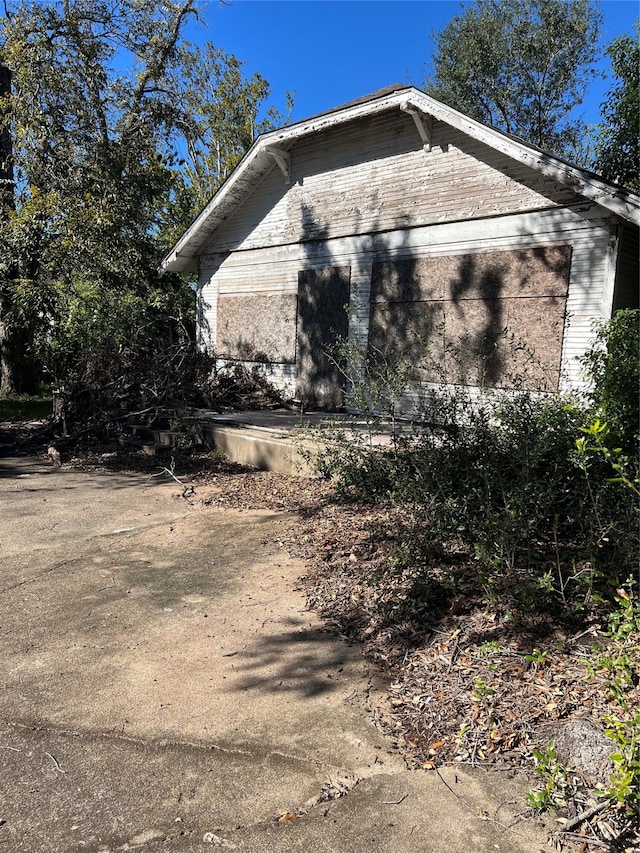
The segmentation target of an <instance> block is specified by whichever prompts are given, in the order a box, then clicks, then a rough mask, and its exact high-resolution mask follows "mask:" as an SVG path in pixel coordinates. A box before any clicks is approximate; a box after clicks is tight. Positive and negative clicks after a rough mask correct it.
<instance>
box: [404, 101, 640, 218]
mask: <svg viewBox="0 0 640 853" xmlns="http://www.w3.org/2000/svg"><path fill="white" fill-rule="evenodd" d="M405 100H407V101H408V103H409V105H411V106H415V107H417V108H418V109H421V110H422V111H424V112H426V113H428V114H430V115H432V116H433V117H434V118H436V119H438V120H439V121H442V122H445V123H446V124H449V125H451V126H452V127H455V128H456V129H457V130H460V131H462V132H463V133H466V134H467V135H468V136H471V137H472V138H474V139H476V140H478V142H483V143H484V144H486V145H488V146H490V147H491V148H494V149H495V150H497V151H501V152H502V153H503V154H505V155H506V156H508V157H510V158H511V159H513V160H516V161H518V162H520V163H523V164H524V165H526V166H529V167H530V168H532V169H534V170H536V171H538V172H541V173H542V174H544V175H546V176H547V177H549V178H553V179H554V180H556V181H559V182H560V183H562V184H564V185H565V186H567V187H569V188H570V189H572V190H574V191H575V192H576V193H578V194H579V195H582V196H584V197H585V198H588V199H590V200H591V201H594V202H596V203H597V204H599V205H600V206H601V207H604V208H605V209H607V210H610V211H611V212H612V213H616V214H618V215H619V216H622V217H623V218H624V219H626V220H627V221H629V222H633V223H634V224H636V225H639V224H640V196H638V195H636V194H635V193H632V192H630V191H628V190H624V189H622V188H618V187H616V186H615V184H610V183H608V182H605V181H603V180H601V179H599V178H598V177H597V176H595V175H593V174H592V173H590V172H587V171H585V170H583V169H579V168H578V167H576V166H570V165H569V164H568V163H564V162H563V161H562V160H560V159H559V158H557V157H554V156H553V155H552V154H547V153H545V152H543V151H540V150H539V149H536V148H532V147H531V146H530V145H527V144H526V143H525V142H519V141H518V140H517V139H515V138H513V137H511V136H507V135H506V134H504V133H500V132H499V131H497V130H493V129H492V128H490V127H487V126H486V125H484V124H480V122H477V121H475V120H474V119H471V118H468V117H467V116H465V115H463V114H462V113H460V112H458V111H457V110H454V109H452V108H450V107H447V106H445V105H444V104H441V103H439V102H438V101H435V100H434V99H433V98H430V97H429V96H428V95H425V94H424V93H423V92H420V91H419V90H417V89H414V90H413V92H412V93H411V95H410V96H409V97H408V98H405Z"/></svg>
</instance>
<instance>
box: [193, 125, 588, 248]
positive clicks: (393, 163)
mask: <svg viewBox="0 0 640 853" xmlns="http://www.w3.org/2000/svg"><path fill="white" fill-rule="evenodd" d="M579 201H580V199H579V198H578V197H577V196H576V195H575V194H574V193H573V192H572V191H571V190H569V189H567V188H566V187H564V186H562V185H560V184H559V183H557V182H555V181H552V180H551V179H549V178H547V177H545V176H544V175H542V174H540V173H539V172H536V171H534V170H533V169H529V168H528V167H526V166H523V165H522V164H519V163H515V162H514V161H513V160H511V159H510V158H508V157H506V156H505V155H503V154H500V153H499V152H496V151H495V150H494V149H491V148H489V147H488V146H486V145H483V144H482V143H480V142H477V141H474V140H471V139H470V138H469V137H467V136H466V135H464V134H462V133H461V132H460V131H457V130H455V129H453V128H451V127H450V126H448V125H445V124H443V123H441V122H436V121H434V123H433V146H432V149H431V151H425V150H424V149H423V148H422V144H421V140H420V137H419V136H418V134H417V131H416V129H415V126H414V123H413V120H412V119H411V118H410V117H408V116H406V115H405V114H404V113H402V112H399V111H398V112H397V113H396V112H392V113H386V114H383V115H379V116H373V117H370V118H368V119H362V120H360V121H358V122H354V123H353V125H352V126H348V127H340V128H333V129H331V130H328V131H325V132H324V133H322V134H316V135H315V136H311V137H310V138H308V139H303V140H301V141H299V142H298V143H297V144H296V145H295V146H294V147H293V149H292V151H291V182H290V185H287V184H286V182H285V179H284V177H283V175H282V173H281V172H280V170H279V169H278V167H277V166H275V165H274V167H273V168H272V170H271V171H270V172H269V173H268V174H267V175H266V177H265V178H264V179H263V180H262V182H261V183H260V184H259V185H258V186H256V188H255V189H254V191H253V192H252V193H251V194H250V195H249V196H248V197H247V198H246V199H245V201H244V203H243V204H242V205H241V206H240V207H239V208H238V209H237V211H236V212H235V214H234V216H233V217H232V218H231V219H230V220H228V221H227V222H226V223H225V224H224V225H223V226H222V227H220V228H219V229H218V230H217V232H216V234H215V243H214V244H212V245H211V246H210V248H209V251H212V250H213V251H225V250H227V251H228V250H233V249H248V248H255V247H261V246H274V245H282V244H286V243H290V242H298V241H300V240H309V239H328V238H334V237H340V236H348V235H352V234H368V233H374V232H383V231H389V230H397V229H401V228H410V227H416V226H420V225H426V224H430V223H439V222H453V221H464V220H467V219H472V218H473V219H476V218H485V217H487V216H497V215H503V214H505V213H507V214H508V213H514V212H516V211H523V210H538V209H544V208H547V207H554V206H557V205H564V204H572V203H573V204H575V203H577V202H579Z"/></svg>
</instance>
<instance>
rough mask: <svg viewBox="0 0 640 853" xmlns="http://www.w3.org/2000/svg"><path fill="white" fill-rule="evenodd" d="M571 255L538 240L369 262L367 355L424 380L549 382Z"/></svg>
mask: <svg viewBox="0 0 640 853" xmlns="http://www.w3.org/2000/svg"><path fill="white" fill-rule="evenodd" d="M570 261H571V249H570V247H569V246H545V247H539V248H534V249H522V250H516V251H492V252H482V253H478V254H473V255H472V254H469V255H458V256H446V257H422V258H415V259H412V258H408V259H407V258H404V259H401V260H391V261H384V262H377V263H374V265H373V274H372V289H371V314H370V321H369V348H370V354H371V355H372V356H374V357H375V356H376V355H377V354H384V355H385V356H386V357H388V358H389V357H390V358H393V357H397V356H398V355H402V356H404V357H408V358H410V359H411V360H412V362H413V363H414V364H416V371H415V377H416V379H420V380H423V381H443V380H445V381H448V382H464V383H465V384H470V385H481V384H485V385H489V386H496V387H505V388H509V387H514V386H516V385H524V387H530V388H544V389H547V390H555V389H557V387H558V381H559V376H560V360H561V354H562V339H563V331H564V319H565V309H566V299H567V290H568V281H569V268H570Z"/></svg>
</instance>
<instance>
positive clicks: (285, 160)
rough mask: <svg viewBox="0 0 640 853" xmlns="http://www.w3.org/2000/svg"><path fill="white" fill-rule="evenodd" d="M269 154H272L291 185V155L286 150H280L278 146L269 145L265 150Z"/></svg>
mask: <svg viewBox="0 0 640 853" xmlns="http://www.w3.org/2000/svg"><path fill="white" fill-rule="evenodd" d="M264 150H265V151H266V152H267V154H271V156H272V157H273V159H274V160H275V161H276V163H277V164H278V168H279V169H280V171H281V172H282V174H283V175H284V178H285V181H286V182H287V183H288V184H289V183H291V154H289V152H288V151H285V149H284V148H278V147H277V146H276V145H267V146H265V149H264Z"/></svg>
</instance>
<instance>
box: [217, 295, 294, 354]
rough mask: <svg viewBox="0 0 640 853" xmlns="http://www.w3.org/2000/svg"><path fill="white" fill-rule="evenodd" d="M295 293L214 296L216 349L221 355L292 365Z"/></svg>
mask: <svg viewBox="0 0 640 853" xmlns="http://www.w3.org/2000/svg"><path fill="white" fill-rule="evenodd" d="M296 302H297V301H296V296H295V294H252V295H250V296H224V295H221V296H220V297H219V299H218V316H217V336H216V348H217V351H218V354H219V355H220V356H223V357H225V358H238V359H242V360H244V361H264V362H272V363H275V364H278V363H279V364H292V363H293V362H295V360H296Z"/></svg>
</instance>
